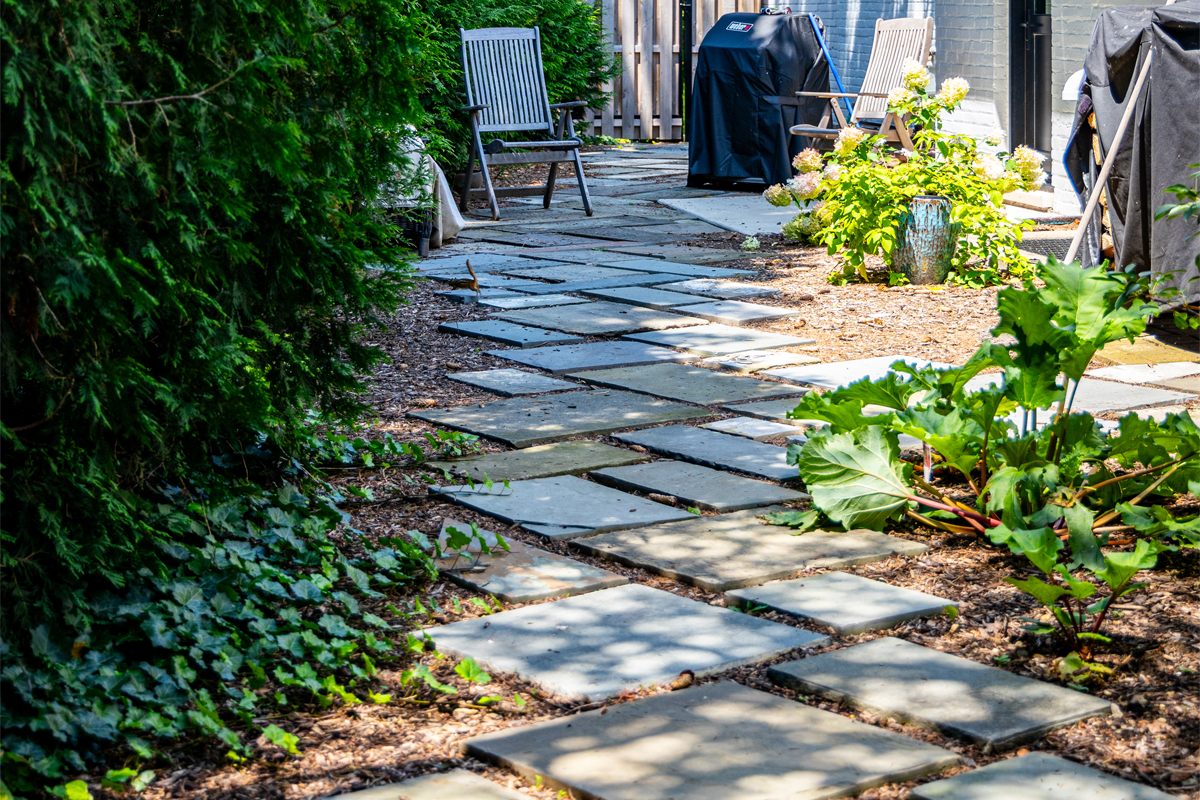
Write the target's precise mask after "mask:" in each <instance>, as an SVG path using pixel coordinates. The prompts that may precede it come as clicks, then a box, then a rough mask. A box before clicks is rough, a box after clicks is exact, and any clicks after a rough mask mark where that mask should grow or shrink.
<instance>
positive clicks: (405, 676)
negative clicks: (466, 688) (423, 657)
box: [400, 664, 458, 694]
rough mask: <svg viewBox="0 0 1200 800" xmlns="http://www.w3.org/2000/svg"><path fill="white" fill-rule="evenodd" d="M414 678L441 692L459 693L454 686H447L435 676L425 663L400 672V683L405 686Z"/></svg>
mask: <svg viewBox="0 0 1200 800" xmlns="http://www.w3.org/2000/svg"><path fill="white" fill-rule="evenodd" d="M414 680H420V681H424V682H425V685H427V686H429V687H430V688H431V689H435V690H436V691H439V692H441V693H442V694H458V690H457V689H455V688H454V687H453V686H447V685H446V684H444V683H442V682H441V681H439V680H438V679H437V678H435V677H434V676H433V673H432V672H430V671H429V667H427V666H425V665H424V664H417V665H416V666H414V667H413V668H412V669H407V670H405V671H404V672H402V673H400V683H401V684H402V685H404V686H407V685H409V684H410V683H412V682H413V681H414Z"/></svg>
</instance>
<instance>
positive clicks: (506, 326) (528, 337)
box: [438, 319, 583, 347]
mask: <svg viewBox="0 0 1200 800" xmlns="http://www.w3.org/2000/svg"><path fill="white" fill-rule="evenodd" d="M438 330H439V331H441V332H442V333H457V334H460V335H462V336H477V337H479V338H480V339H489V340H491V341H493V342H500V343H501V344H509V345H513V346H515V347H541V346H543V345H555V344H574V343H576V342H582V341H583V339H581V338H579V337H578V336H572V335H571V334H569V333H560V332H558V331H548V330H546V329H545V328H530V327H528V326H526V325H514V324H512V323H511V322H502V321H500V320H496V319H478V320H468V321H466V322H443V323H442V324H441V325H438Z"/></svg>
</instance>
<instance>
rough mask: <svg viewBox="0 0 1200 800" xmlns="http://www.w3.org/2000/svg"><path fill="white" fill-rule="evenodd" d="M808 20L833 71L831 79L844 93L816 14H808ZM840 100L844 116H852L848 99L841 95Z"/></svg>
mask: <svg viewBox="0 0 1200 800" xmlns="http://www.w3.org/2000/svg"><path fill="white" fill-rule="evenodd" d="M808 22H809V24H810V25H812V29H813V33H815V34H816V35H817V42H818V43H819V44H820V45H821V50H822V51H824V53H825V60H826V61H828V62H829V71H830V72H832V73H833V80H834V82H835V83H837V87H838V91H839V92H841V93H842V94H846V87H845V86H843V85H842V76H841V75H838V71H837V65H836V64H834V63H833V55H831V54H830V52H829V45H827V44H825V35H824V34H823V33H821V23H820V22H818V21H817V15H816V14H809V15H808ZM842 102H843V103H845V104H846V117H847V118H850V117H853V116H854V108H853V107H851V105H850V100H849V99H848V98H845V97H843V98H842Z"/></svg>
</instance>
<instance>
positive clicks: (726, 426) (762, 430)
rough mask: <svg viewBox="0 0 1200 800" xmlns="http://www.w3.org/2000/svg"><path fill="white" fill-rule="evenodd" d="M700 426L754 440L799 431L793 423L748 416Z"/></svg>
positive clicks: (790, 434) (772, 437) (788, 434)
mask: <svg viewBox="0 0 1200 800" xmlns="http://www.w3.org/2000/svg"><path fill="white" fill-rule="evenodd" d="M700 427H701V428H707V429H708V430H710V431H717V432H719V433H732V434H733V435H734V436H744V437H746V438H747V439H754V440H755V441H756V442H761V441H764V440H766V439H774V438H775V437H776V436H795V435H796V434H798V433H800V429H799V428H797V427H795V426H793V425H785V424H784V423H782V422H771V421H769V420H765V419H753V418H750V417H730V418H729V419H719V420H717V421H716V422H706V423H705V424H703V425H701V426H700Z"/></svg>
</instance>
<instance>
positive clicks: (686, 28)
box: [679, 0, 692, 141]
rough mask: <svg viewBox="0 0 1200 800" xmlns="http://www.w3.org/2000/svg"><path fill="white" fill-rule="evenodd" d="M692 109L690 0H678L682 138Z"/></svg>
mask: <svg viewBox="0 0 1200 800" xmlns="http://www.w3.org/2000/svg"><path fill="white" fill-rule="evenodd" d="M691 111H692V0H679V116H680V117H681V118H682V119H681V121H682V122H683V125H682V126H681V127H682V129H683V138H684V140H685V141H686V140H687V138H688V124H687V123H688V117H689V116H690V114H691Z"/></svg>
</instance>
